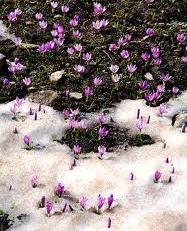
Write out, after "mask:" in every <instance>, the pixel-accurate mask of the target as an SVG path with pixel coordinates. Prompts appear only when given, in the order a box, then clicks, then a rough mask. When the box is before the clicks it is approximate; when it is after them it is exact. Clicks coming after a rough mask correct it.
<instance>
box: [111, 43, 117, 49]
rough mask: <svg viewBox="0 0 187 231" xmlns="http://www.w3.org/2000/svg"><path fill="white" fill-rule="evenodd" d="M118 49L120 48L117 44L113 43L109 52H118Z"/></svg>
mask: <svg viewBox="0 0 187 231" xmlns="http://www.w3.org/2000/svg"><path fill="white" fill-rule="evenodd" d="M117 49H118V46H117V45H116V44H115V43H111V44H110V45H109V51H116V50H117Z"/></svg>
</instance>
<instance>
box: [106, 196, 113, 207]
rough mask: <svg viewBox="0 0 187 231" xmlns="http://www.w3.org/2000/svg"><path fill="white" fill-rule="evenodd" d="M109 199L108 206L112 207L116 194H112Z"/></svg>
mask: <svg viewBox="0 0 187 231" xmlns="http://www.w3.org/2000/svg"><path fill="white" fill-rule="evenodd" d="M107 201H108V208H109V209H110V208H111V206H112V204H113V202H114V196H113V194H111V195H110V196H109V197H108V198H107Z"/></svg>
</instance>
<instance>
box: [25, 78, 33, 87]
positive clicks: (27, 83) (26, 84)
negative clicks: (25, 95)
mask: <svg viewBox="0 0 187 231" xmlns="http://www.w3.org/2000/svg"><path fill="white" fill-rule="evenodd" d="M23 83H24V84H25V86H29V85H30V84H31V79H30V78H27V77H25V78H24V79H23Z"/></svg>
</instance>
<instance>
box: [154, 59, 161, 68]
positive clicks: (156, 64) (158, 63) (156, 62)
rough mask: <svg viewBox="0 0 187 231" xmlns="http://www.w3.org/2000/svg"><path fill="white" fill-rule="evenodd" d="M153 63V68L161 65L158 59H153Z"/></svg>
mask: <svg viewBox="0 0 187 231" xmlns="http://www.w3.org/2000/svg"><path fill="white" fill-rule="evenodd" d="M153 63H154V65H155V66H160V65H161V63H162V59H160V58H157V59H153Z"/></svg>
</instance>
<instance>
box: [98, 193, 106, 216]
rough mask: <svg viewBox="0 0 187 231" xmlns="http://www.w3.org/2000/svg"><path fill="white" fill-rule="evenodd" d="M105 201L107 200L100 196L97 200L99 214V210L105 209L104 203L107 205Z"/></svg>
mask: <svg viewBox="0 0 187 231" xmlns="http://www.w3.org/2000/svg"><path fill="white" fill-rule="evenodd" d="M105 200H106V198H104V197H102V196H101V195H100V194H99V196H98V198H97V209H98V212H99V210H100V209H101V208H102V207H103V205H104V203H105Z"/></svg>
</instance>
